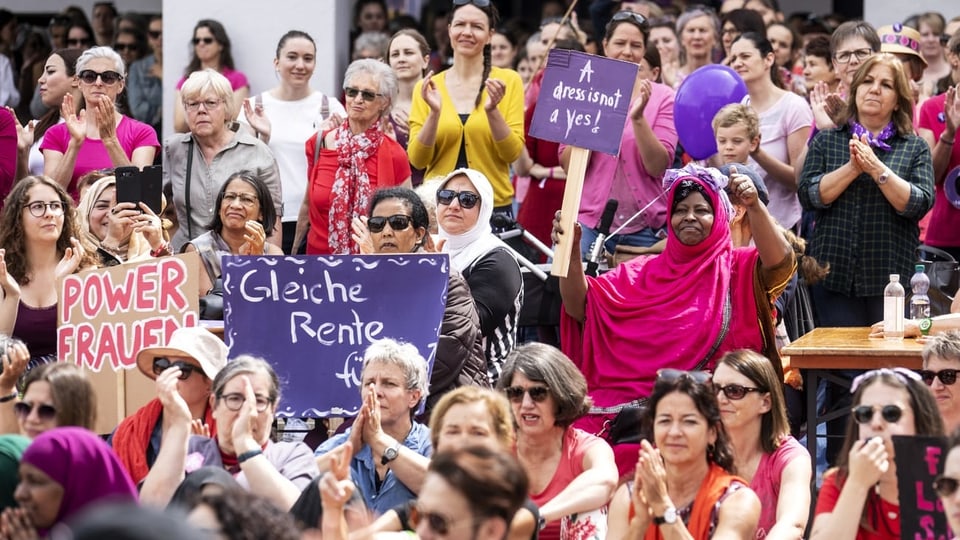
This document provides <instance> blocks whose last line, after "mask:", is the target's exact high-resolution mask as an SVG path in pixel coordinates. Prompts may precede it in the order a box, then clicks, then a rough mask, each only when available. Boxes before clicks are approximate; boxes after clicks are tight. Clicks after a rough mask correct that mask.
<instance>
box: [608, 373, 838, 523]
mask: <svg viewBox="0 0 960 540" xmlns="http://www.w3.org/2000/svg"><path fill="white" fill-rule="evenodd" d="M642 425H643V430H644V432H645V433H646V434H647V435H648V436H649V437H651V439H652V441H653V443H651V442H650V440H644V441H643V442H642V443H641V446H640V455H639V458H638V459H637V465H636V470H635V471H634V474H633V480H632V481H628V482H626V483H625V484H624V485H622V486H620V489H619V491H618V492H617V494H616V496H615V497H614V500H613V502H611V503H610V514H609V523H610V534H609V535H608V536H607V538H610V539H611V540H618V539H624V538H631V539H634V538H644V539H646V540H660V539H663V538H696V539H702V538H714V539H718V540H719V539H721V538H722V539H728V538H737V539H745V538H754V537H755V531H756V528H757V519H758V518H759V516H760V499H759V498H758V497H757V496H756V494H754V492H753V491H752V490H751V489H750V488H749V487H747V482H746V481H745V480H743V479H742V478H740V477H738V476H734V471H735V466H734V457H733V449H732V448H731V446H730V439H729V437H728V436H727V432H726V429H724V427H723V422H722V421H721V416H720V405H719V403H718V402H717V397H716V389H715V387H714V385H713V384H711V383H710V374H709V373H707V372H704V371H679V370H676V369H661V370H660V371H659V372H658V373H657V381H656V383H655V384H654V386H653V393H652V394H651V395H650V401H649V402H648V404H647V409H646V411H645V412H644V414H643V420H642ZM838 538H840V537H838ZM842 538H849V537H842Z"/></svg>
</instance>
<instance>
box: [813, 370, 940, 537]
mask: <svg viewBox="0 0 960 540" xmlns="http://www.w3.org/2000/svg"><path fill="white" fill-rule="evenodd" d="M850 391H851V392H853V409H852V411H851V414H850V419H849V421H848V422H847V433H846V436H845V438H844V441H843V448H842V449H841V451H840V453H839V454H838V457H837V460H838V462H837V466H836V467H835V468H833V469H830V470H828V471H827V472H826V474H824V476H823V485H822V487H821V488H820V495H819V496H818V498H817V510H816V512H815V513H814V518H813V529H812V530H811V533H810V538H811V539H816V540H819V539H831V540H832V539H838V538H856V539H857V540H872V539H890V540H895V539H897V538H900V496H899V491H898V489H897V464H896V459H895V456H894V453H893V443H892V440H891V438H892V436H894V435H931V436H940V437H942V436H943V435H944V432H943V420H942V419H941V418H940V413H939V412H938V411H937V403H936V400H935V399H934V397H933V394H932V393H931V392H930V390H929V388H927V386H926V385H925V384H923V380H922V379H921V377H920V375H917V373H916V372H914V371H911V370H908V369H904V368H893V369H887V368H882V369H875V370H873V371H868V372H866V373H864V374H863V375H860V376H859V377H857V378H855V379H854V380H853V384H852V385H851V386H850ZM905 504H913V501H905Z"/></svg>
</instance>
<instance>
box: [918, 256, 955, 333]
mask: <svg viewBox="0 0 960 540" xmlns="http://www.w3.org/2000/svg"><path fill="white" fill-rule="evenodd" d="M917 253H918V255H919V257H918V260H919V263H918V264H923V267H924V273H925V274H927V277H928V278H930V290H929V291H927V296H929V297H930V316H931V317H933V316H935V315H946V314H947V313H950V304H951V303H953V298H954V296H955V295H956V294H957V288H958V287H960V262H957V261H956V260H955V259H954V258H953V256H952V255H950V254H949V253H947V252H946V251H943V250H942V249H938V248H935V247H932V246H926V245H921V246H920V247H919V248H917ZM909 301H910V300H909V298H908V299H907V302H908V303H909Z"/></svg>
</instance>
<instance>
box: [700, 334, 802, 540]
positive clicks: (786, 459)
mask: <svg viewBox="0 0 960 540" xmlns="http://www.w3.org/2000/svg"><path fill="white" fill-rule="evenodd" d="M713 386H714V388H715V389H716V391H717V399H718V400H719V403H720V416H721V418H723V426H724V428H726V430H727V434H728V435H729V437H730V444H731V446H732V449H733V462H734V465H735V466H736V469H737V475H738V476H740V477H741V478H743V479H744V480H746V481H747V482H749V484H750V489H752V490H753V491H754V492H755V493H756V494H757V496H758V497H760V500H762V501H764V502H765V504H764V505H763V508H762V510H761V512H760V522H759V524H758V525H757V538H770V539H785V538H801V537H802V536H803V531H804V529H805V528H806V526H807V519H808V518H809V517H810V476H811V474H812V471H811V465H810V454H809V453H808V452H807V450H806V448H804V447H803V445H801V444H800V443H798V442H797V441H796V439H794V438H793V437H791V436H790V425H789V424H788V423H787V411H786V405H785V404H784V399H783V381H782V378H781V377H779V376H778V375H777V372H776V371H775V370H774V369H773V365H772V364H771V363H770V360H768V359H767V358H766V357H764V356H761V355H760V354H758V353H755V352H753V351H748V350H739V351H733V352H729V353H727V354H725V355H723V357H722V358H720V360H719V361H718V362H717V368H716V369H715V370H714V373H713Z"/></svg>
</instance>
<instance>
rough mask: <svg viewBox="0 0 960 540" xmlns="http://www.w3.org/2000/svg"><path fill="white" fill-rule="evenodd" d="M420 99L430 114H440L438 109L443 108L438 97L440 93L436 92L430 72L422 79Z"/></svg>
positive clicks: (441, 100) (441, 99) (440, 98)
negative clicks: (428, 108)
mask: <svg viewBox="0 0 960 540" xmlns="http://www.w3.org/2000/svg"><path fill="white" fill-rule="evenodd" d="M420 97H422V98H423V101H425V102H426V103H427V106H428V107H430V111H431V112H434V113H437V114H440V108H441V107H443V98H442V97H441V96H440V91H439V90H437V85H436V83H434V82H433V72H432V71H431V72H430V73H427V76H426V77H424V78H423V84H422V85H421V86H420Z"/></svg>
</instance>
